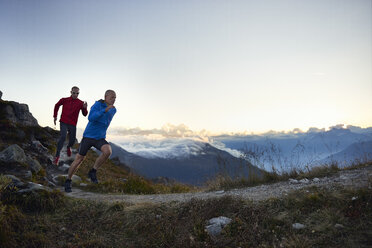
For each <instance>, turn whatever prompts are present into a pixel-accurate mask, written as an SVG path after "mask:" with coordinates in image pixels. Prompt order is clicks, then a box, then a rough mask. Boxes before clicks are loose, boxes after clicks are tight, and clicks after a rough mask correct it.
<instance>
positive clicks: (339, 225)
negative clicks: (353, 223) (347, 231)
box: [335, 223, 344, 229]
mask: <svg viewBox="0 0 372 248" xmlns="http://www.w3.org/2000/svg"><path fill="white" fill-rule="evenodd" d="M335 228H337V229H341V228H344V225H341V224H338V223H337V224H335Z"/></svg>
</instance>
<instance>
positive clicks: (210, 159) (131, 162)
mask: <svg viewBox="0 0 372 248" xmlns="http://www.w3.org/2000/svg"><path fill="white" fill-rule="evenodd" d="M195 142H196V143H198V144H197V145H198V146H199V147H202V150H200V151H198V153H195V152H194V153H192V154H190V155H189V156H180V157H165V158H164V157H152V158H148V157H147V158H146V157H144V156H139V155H136V154H134V153H130V152H128V151H126V150H125V149H123V148H122V147H120V146H119V145H116V144H113V143H111V147H112V155H111V158H118V159H119V160H120V162H122V163H125V164H126V165H127V166H129V167H130V168H131V169H133V170H134V171H135V172H136V173H138V174H140V175H142V176H145V177H147V178H157V177H167V178H170V179H174V180H176V181H178V182H182V183H187V184H193V185H201V184H203V183H205V182H206V181H207V180H209V179H213V178H214V177H215V176H216V175H218V174H227V175H229V176H231V177H233V178H236V177H248V176H249V175H251V173H254V174H255V175H257V176H259V175H261V172H262V171H261V170H260V169H258V168H257V167H255V166H253V165H251V164H250V163H249V162H247V161H246V160H243V159H240V158H236V157H234V156H232V155H231V154H229V153H228V152H225V151H222V150H219V149H217V148H215V147H213V146H211V145H210V144H208V143H200V142H198V141H195Z"/></svg>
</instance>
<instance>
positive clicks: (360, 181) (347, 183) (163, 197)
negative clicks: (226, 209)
mask: <svg viewBox="0 0 372 248" xmlns="http://www.w3.org/2000/svg"><path fill="white" fill-rule="evenodd" d="M311 186H316V187H325V188H334V187H337V186H343V187H350V188H362V187H369V188H371V187H372V165H369V166H367V167H364V168H359V169H353V170H344V171H340V172H338V173H336V174H334V175H332V176H330V177H323V178H314V179H311V180H308V179H303V180H294V179H290V180H288V181H283V182H278V183H274V184H266V185H259V186H255V187H248V188H239V189H232V190H226V191H224V190H221V191H211V192H196V193H178V194H153V195H129V194H100V193H92V192H87V191H83V190H81V189H78V188H73V192H71V193H66V195H67V196H70V197H74V198H80V199H86V200H94V201H103V202H127V203H131V204H141V203H167V202H173V201H176V202H185V201H189V200H191V199H192V198H195V199H208V198H214V197H222V196H237V197H241V198H243V199H247V200H252V201H262V200H266V199H269V198H278V197H282V196H285V195H287V194H288V193H290V192H291V191H294V190H298V189H303V188H306V187H311ZM60 189H61V191H63V188H60Z"/></svg>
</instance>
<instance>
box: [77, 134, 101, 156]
mask: <svg viewBox="0 0 372 248" xmlns="http://www.w3.org/2000/svg"><path fill="white" fill-rule="evenodd" d="M106 144H108V142H107V141H106V140H105V139H99V140H96V139H92V138H86V137H83V139H82V140H81V143H80V146H79V154H80V155H81V156H85V155H87V152H88V150H89V149H90V148H91V147H92V146H94V147H95V148H96V149H98V150H101V147H102V146H103V145H106Z"/></svg>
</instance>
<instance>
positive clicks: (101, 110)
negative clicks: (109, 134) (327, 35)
mask: <svg viewBox="0 0 372 248" xmlns="http://www.w3.org/2000/svg"><path fill="white" fill-rule="evenodd" d="M115 100H116V93H115V91H113V90H107V91H106V93H105V100H99V101H96V102H95V103H94V104H93V106H92V107H91V108H90V112H89V116H88V120H89V122H88V125H87V127H86V128H85V131H84V133H83V139H82V140H81V143H80V147H79V152H78V154H76V157H75V160H74V162H72V164H71V166H70V169H69V170H68V177H67V179H66V181H65V191H66V192H71V178H72V176H73V175H74V174H75V172H76V171H77V169H78V168H79V166H80V164H81V163H82V162H83V161H84V158H85V156H86V155H87V152H88V150H89V149H90V148H91V147H92V146H94V147H95V148H96V149H98V150H100V151H101V152H102V153H101V155H100V156H99V157H98V158H97V160H96V161H95V163H94V165H93V168H92V169H91V170H90V171H89V174H88V176H89V178H90V180H91V181H92V182H93V183H98V180H97V176H96V172H97V170H98V168H99V167H100V166H101V165H102V164H103V163H104V162H105V161H106V160H107V159H108V158H109V157H110V155H111V153H112V150H111V146H110V144H109V143H108V142H107V141H106V140H105V138H106V131H107V128H108V127H109V125H110V123H111V120H112V118H113V117H114V115H115V113H116V108H115V107H114V103H115Z"/></svg>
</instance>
